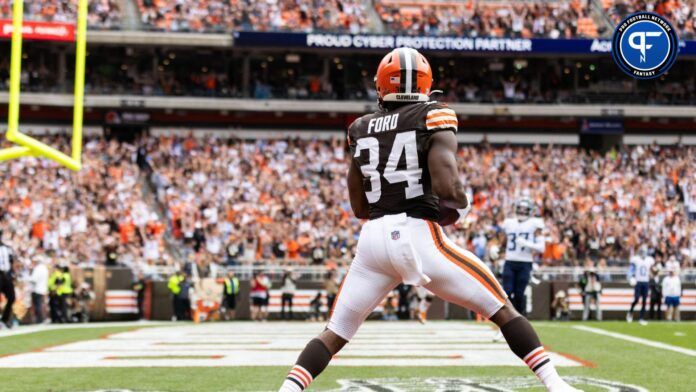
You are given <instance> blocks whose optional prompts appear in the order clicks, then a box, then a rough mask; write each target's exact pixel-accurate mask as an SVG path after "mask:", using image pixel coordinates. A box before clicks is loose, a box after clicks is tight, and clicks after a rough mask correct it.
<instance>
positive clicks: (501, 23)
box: [376, 0, 598, 38]
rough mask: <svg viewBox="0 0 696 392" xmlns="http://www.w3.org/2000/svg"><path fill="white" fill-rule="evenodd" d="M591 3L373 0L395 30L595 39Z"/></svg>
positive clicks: (491, 35)
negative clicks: (392, 0) (402, 1)
mask: <svg viewBox="0 0 696 392" xmlns="http://www.w3.org/2000/svg"><path fill="white" fill-rule="evenodd" d="M589 4H590V2H582V1H579V0H561V1H553V2H505V3H503V2H480V1H463V2H445V3H437V2H421V3H417V2H415V1H414V2H413V4H409V5H403V4H402V3H400V2H391V1H377V2H376V10H377V12H378V13H379V15H380V17H381V19H382V21H383V23H384V24H385V26H387V27H388V29H389V30H390V31H392V32H394V33H397V34H409V35H429V36H431V35H445V36H468V37H516V38H520V37H521V38H533V37H535V38H577V37H597V36H598V31H597V25H596V24H595V22H594V21H593V20H592V18H590V17H589V10H588V9H587V6H589Z"/></svg>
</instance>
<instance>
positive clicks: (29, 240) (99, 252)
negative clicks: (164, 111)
mask: <svg viewBox="0 0 696 392" xmlns="http://www.w3.org/2000/svg"><path fill="white" fill-rule="evenodd" d="M51 144H52V145H58V146H59V148H61V149H62V150H63V151H67V150H69V143H67V142H66V141H65V139H64V138H58V139H55V140H52V141H51ZM133 153H134V146H131V145H128V144H122V143H118V142H115V141H111V142H106V141H103V140H96V139H95V140H92V141H89V142H87V143H86V144H85V145H84V153H83V162H84V169H83V170H82V171H80V172H77V173H75V172H72V171H69V170H67V169H64V168H60V167H58V166H57V164H55V163H52V162H49V161H45V160H41V159H36V158H24V159H20V160H13V161H9V162H6V163H4V164H3V165H0V173H1V174H0V178H2V187H1V188H0V216H1V219H0V230H2V231H3V233H4V239H5V242H6V243H9V244H11V245H12V247H13V248H14V249H15V251H16V252H17V254H18V255H21V258H22V259H23V260H26V261H36V260H37V259H45V260H50V261H51V263H53V264H54V265H70V264H73V265H81V266H94V265H100V264H106V265H115V264H116V263H119V264H124V265H128V266H132V267H136V266H142V263H141V262H142V261H143V260H147V259H148V254H149V253H148V252H150V253H153V252H156V250H158V249H159V248H160V242H159V241H160V240H161V236H162V234H163V233H164V230H163V229H164V225H163V223H164V222H160V220H159V219H157V216H156V214H154V211H153V210H152V209H151V208H150V207H149V206H148V204H147V203H145V201H144V199H143V197H142V193H141V189H140V187H139V186H138V178H139V177H138V176H139V172H138V168H137V166H136V165H135V164H134V162H133V160H132V158H131V156H132V155H133ZM148 241H154V243H149V242H148ZM153 247H154V248H155V250H153V249H152V248H153ZM156 258H157V262H158V263H162V262H166V257H165V255H164V254H161V253H158V255H157V257H156Z"/></svg>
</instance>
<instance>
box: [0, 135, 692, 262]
mask: <svg viewBox="0 0 696 392" xmlns="http://www.w3.org/2000/svg"><path fill="white" fill-rule="evenodd" d="M141 143H142V147H143V148H142V149H141V150H142V151H143V152H142V153H141V154H144V151H147V156H148V157H147V161H148V162H149V165H150V166H151V167H152V169H153V171H154V172H153V175H152V184H154V187H153V188H154V190H155V193H156V194H157V199H158V201H159V204H158V203H155V204H153V202H152V201H148V200H147V199H146V198H145V197H144V195H145V193H146V192H143V191H141V186H143V185H142V182H140V180H139V179H142V177H141V176H140V174H144V172H143V173H140V174H139V172H138V170H139V169H138V166H136V165H135V164H134V156H135V153H134V151H135V149H136V147H135V146H133V145H129V144H122V143H117V142H110V143H107V142H103V141H96V140H93V141H90V142H88V143H87V145H86V149H85V170H83V171H82V172H80V173H79V174H68V173H67V172H66V171H64V170H56V168H55V167H54V165H52V164H47V163H46V162H43V161H38V160H25V161H15V162H11V163H9V164H7V165H3V166H1V167H0V170H2V171H3V176H4V178H6V180H5V183H4V185H3V187H2V194H0V206H2V211H4V213H5V214H6V215H7V216H8V217H9V218H10V219H3V220H2V223H0V228H2V229H5V233H8V234H9V235H10V236H11V240H12V242H13V243H14V244H15V246H16V247H17V249H19V250H20V251H21V253H22V254H26V255H28V256H27V257H32V256H33V255H36V254H41V253H43V252H51V254H55V255H56V257H57V259H58V260H61V261H66V262H73V263H80V264H87V265H90V264H101V263H104V262H105V260H106V259H107V254H108V253H109V252H113V253H115V254H117V261H118V262H119V263H123V264H126V265H133V264H136V265H140V266H141V267H143V268H145V267H147V265H153V264H166V263H168V262H171V260H168V259H167V258H166V257H165V255H166V254H167V252H165V251H164V249H163V248H162V246H163V244H164V242H163V240H164V239H165V237H167V238H166V239H167V240H169V241H171V242H172V244H175V245H176V247H178V248H180V249H183V250H185V251H184V252H182V253H183V254H189V255H193V256H192V257H193V258H194V259H195V260H196V261H197V262H198V263H199V264H200V265H201V267H206V266H209V265H211V264H227V263H231V264H250V263H255V262H259V261H266V262H271V263H291V264H294V265H306V264H310V263H313V262H314V263H335V262H337V261H343V260H349V259H350V258H351V256H352V253H351V252H353V251H354V248H353V245H354V243H355V241H356V239H357V235H358V231H357V230H358V229H359V226H360V225H359V222H358V221H357V220H356V219H355V218H353V215H352V213H351V211H350V207H349V204H348V202H347V198H346V195H345V186H344V180H343V176H344V175H345V171H346V164H345V152H344V149H343V148H344V147H343V143H342V142H341V141H339V140H337V139H334V140H332V141H308V140H294V139H293V140H271V141H268V140H267V141H261V140H259V141H256V142H251V141H245V142H242V141H227V140H220V139H214V138H207V139H195V138H192V137H189V138H184V139H181V138H168V137H161V138H146V139H143V141H142V142H141ZM694 153H695V151H694V149H693V148H660V147H657V146H638V147H635V148H625V149H624V150H622V151H621V152H610V153H608V154H607V155H606V156H601V155H599V154H597V153H586V152H583V151H582V150H578V149H577V148H574V147H553V146H549V147H534V148H530V147H504V146H498V147H493V146H488V145H486V144H483V145H482V146H464V147H462V148H461V149H460V151H459V162H460V172H461V173H462V176H463V179H464V181H465V183H466V184H468V186H469V192H470V193H471V194H472V195H473V205H474V208H473V211H472V213H471V215H470V216H469V218H468V220H467V221H466V222H465V223H463V224H461V225H460V226H458V227H450V228H449V229H448V231H449V232H450V235H451V236H452V238H453V239H454V240H455V241H457V242H459V243H461V244H466V246H467V247H468V248H470V249H473V250H474V251H475V252H476V253H478V254H479V255H480V256H481V257H482V258H483V259H485V260H487V261H489V262H494V261H495V260H496V257H495V254H496V253H500V252H501V250H500V249H499V247H500V246H501V243H500V236H499V233H498V230H499V229H498V228H497V224H498V223H499V222H501V221H502V220H503V218H504V217H505V216H506V214H509V213H510V210H511V204H512V202H513V201H514V200H515V199H516V198H517V197H519V196H520V195H529V196H531V197H532V198H533V199H534V200H535V201H536V203H537V205H538V206H539V207H540V208H539V210H538V213H539V214H540V215H541V216H543V217H544V219H545V220H546V222H547V225H548V226H549V233H548V235H549V238H550V241H549V244H548V246H547V249H546V252H545V253H544V256H543V261H544V264H545V265H563V266H572V265H582V264H583V261H584V260H585V259H586V258H591V259H593V260H600V259H602V260H604V261H603V263H604V264H606V265H608V266H612V265H625V264H626V262H627V259H628V257H629V255H630V254H631V252H632V251H633V250H634V249H635V248H636V246H637V245H638V244H642V243H647V244H650V245H651V246H652V247H654V248H655V249H656V255H657V258H658V259H660V260H663V261H664V260H666V259H667V258H668V257H670V256H674V257H676V258H678V259H679V260H681V261H682V263H683V264H684V266H690V265H693V263H694V260H693V258H694V255H696V252H695V251H694V250H693V249H691V247H693V246H694V245H693V244H695V243H696V238H690V235H691V236H692V237H693V233H696V220H693V219H692V220H689V219H688V217H687V213H686V210H685V203H684V200H687V201H688V203H694V201H695V200H696V186H694V184H693V178H694V174H695V173H694V165H693V156H694ZM68 185H70V186H78V185H79V187H77V188H75V190H74V191H68V190H67V189H68ZM33 195H41V196H42V198H47V200H50V202H40V201H37V200H35V198H34V197H32V196H33ZM158 205H161V206H163V207H164V208H165V213H166V215H167V217H166V222H165V220H163V219H158V218H157V216H156V215H154V214H153V213H154V211H156V210H158V208H159V206H158ZM692 209H693V206H692ZM70 222H72V223H70ZM165 225H166V226H167V228H165V227H164V226H165ZM165 229H167V230H165ZM169 237H170V238H169ZM26 238H29V239H31V240H30V241H24V239H26ZM100 244H106V246H102V245H100ZM203 270H206V268H203Z"/></svg>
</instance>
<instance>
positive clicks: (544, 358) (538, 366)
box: [524, 347, 565, 388]
mask: <svg viewBox="0 0 696 392" xmlns="http://www.w3.org/2000/svg"><path fill="white" fill-rule="evenodd" d="M524 362H525V363H526V364H527V366H528V367H529V369H531V370H532V371H533V372H534V374H536V376H537V377H539V380H541V382H542V383H544V385H545V386H546V388H549V387H551V386H554V385H558V384H559V383H562V384H565V381H563V379H562V378H561V376H559V375H558V372H557V371H556V368H555V367H554V366H553V364H552V363H551V358H549V355H548V354H547V353H546V351H544V347H538V348H536V349H535V350H533V351H532V352H530V353H529V354H527V355H526V356H525V357H524Z"/></svg>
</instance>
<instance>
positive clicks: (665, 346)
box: [573, 325, 696, 357]
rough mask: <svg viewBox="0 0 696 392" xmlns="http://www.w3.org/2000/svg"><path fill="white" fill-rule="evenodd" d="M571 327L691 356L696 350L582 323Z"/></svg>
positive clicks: (694, 355)
mask: <svg viewBox="0 0 696 392" xmlns="http://www.w3.org/2000/svg"><path fill="white" fill-rule="evenodd" d="M573 328H574V329H579V330H580V331H585V332H592V333H596V334H598V335H604V336H610V337H612V338H616V339H621V340H627V341H629V342H633V343H639V344H643V345H646V346H650V347H656V348H661V349H664V350H669V351H674V352H676V353H681V354H685V355H689V356H692V357H696V350H690V349H688V348H683V347H677V346H672V345H671V344H667V343H660V342H656V341H654V340H648V339H643V338H637V337H635V336H631V335H624V334H622V333H618V332H609V331H605V330H603V329H599V328H592V327H586V326H584V325H576V326H574V327H573Z"/></svg>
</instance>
